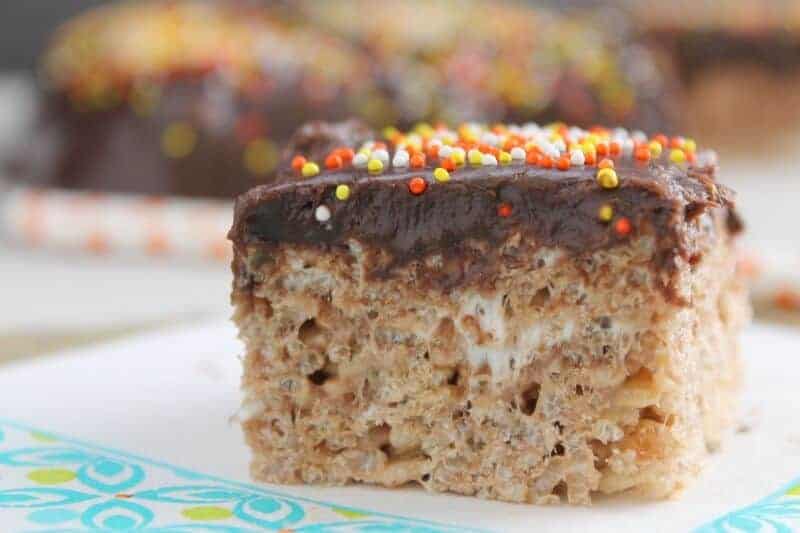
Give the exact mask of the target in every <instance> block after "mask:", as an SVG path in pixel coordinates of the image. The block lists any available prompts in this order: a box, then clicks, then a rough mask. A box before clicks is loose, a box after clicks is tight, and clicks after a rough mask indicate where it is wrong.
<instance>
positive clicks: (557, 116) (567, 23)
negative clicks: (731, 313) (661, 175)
mask: <svg viewBox="0 0 800 533" xmlns="http://www.w3.org/2000/svg"><path fill="white" fill-rule="evenodd" d="M2 12H3V16H2V17H0V43H1V45H0V163H2V164H1V165H0V279H2V280H3V282H2V285H0V286H1V287H2V290H0V296H1V298H0V360H10V359H13V358H17V357H22V356H33V355H37V354H44V353H48V352H50V351H53V350H56V349H59V348H64V347H68V346H76V345H81V344H87V343H92V342H98V341H102V340H105V339H110V338H115V337H119V336H122V335H127V334H130V333H133V332H137V331H142V330H146V329H153V328H160V327H164V326H168V325H171V324H176V323H182V322H188V321H193V320H199V319H202V318H205V317H210V316H218V315H226V314H228V313H229V310H228V292H229V284H230V282H229V278H230V274H229V271H228V265H227V261H228V257H229V253H230V251H229V247H228V244H227V242H226V240H225V233H226V231H227V229H228V226H229V224H230V220H231V202H232V198H234V197H235V195H236V194H238V193H240V192H243V191H244V190H247V189H248V188H250V187H252V186H254V185H257V184H259V183H266V182H269V180H270V179H272V178H273V176H274V174H275V172H276V171H277V170H278V169H279V168H280V166H281V165H282V162H281V161H282V159H281V152H282V148H283V146H284V145H285V144H286V142H287V140H288V139H289V137H290V136H291V134H292V131H293V129H294V128H295V127H296V126H297V125H299V124H301V123H303V122H305V121H308V120H312V119H325V120H344V119H347V118H351V117H355V118H358V119H360V120H363V121H364V122H365V123H367V124H368V125H369V126H371V127H374V128H376V129H377V131H386V130H385V128H387V127H389V128H392V127H399V128H417V129H420V130H421V131H424V129H425V128H427V127H430V124H435V123H436V122H437V121H440V120H444V121H449V122H455V123H457V122H460V121H470V120H475V121H483V122H489V123H492V122H498V121H510V122H517V123H523V122H527V121H535V122H537V123H540V124H544V123H548V122H552V121H556V120H563V121H566V122H568V123H571V124H577V125H580V126H586V127H588V126H591V125H595V124H604V125H609V126H617V125H619V126H622V127H625V128H628V129H631V130H639V129H640V130H643V131H645V132H647V133H648V134H650V135H653V134H656V133H662V132H663V133H666V134H667V135H671V136H674V135H682V136H684V137H685V138H691V139H693V140H696V142H697V144H698V146H700V147H701V148H706V147H711V148H714V149H715V150H716V151H717V152H718V154H719V160H720V176H721V179H722V181H723V182H725V183H728V184H730V185H731V186H732V187H733V188H735V189H736V190H737V191H739V194H740V204H741V207H742V211H743V213H744V218H745V220H746V223H747V226H748V234H747V237H746V247H747V256H746V258H745V260H744V263H743V267H744V268H746V270H747V271H748V272H749V273H750V275H751V276H752V277H753V282H754V288H755V290H754V299H755V302H756V304H757V310H758V318H759V319H760V320H782V321H790V322H797V323H800V321H798V320H797V319H796V316H797V315H798V314H800V276H798V274H797V273H798V272H800V269H798V267H800V247H799V246H798V245H797V230H798V218H797V212H798V210H797V207H796V204H797V203H798V201H800V186H799V185H798V178H797V176H798V174H797V170H796V168H797V163H798V162H800V157H798V155H797V154H798V148H800V90H798V89H799V88H800V84H799V83H798V82H800V1H772V2H763V1H761V2H757V1H736V2H734V1H714V2H711V1H708V2H702V1H699V0H695V1H692V2H684V1H677V2H659V3H649V2H625V1H622V0H620V1H616V2H615V1H609V2H601V1H579V0H575V1H572V2H552V3H547V2H538V3H537V2H523V1H516V2H515V1H511V0H509V1H488V0H483V1H481V0H463V1H455V0H452V1H448V0H440V1H427V2H426V1H422V0H416V1H399V0H398V1H389V0H341V1H333V0H332V1H329V2H315V1H311V0H308V1H302V0H300V1H294V2H284V1H272V2H270V1H267V0H228V1H223V0H219V1H211V0H207V1H206V0H182V1H168V0H165V1H154V0H139V1H128V2H111V1H102V0H59V1H58V2H52V1H48V0H28V1H26V2H15V3H7V5H4V7H3V11H2ZM387 133H388V134H389V135H390V134H391V129H390V130H388V132H387Z"/></svg>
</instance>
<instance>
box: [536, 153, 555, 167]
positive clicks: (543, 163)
mask: <svg viewBox="0 0 800 533" xmlns="http://www.w3.org/2000/svg"><path fill="white" fill-rule="evenodd" d="M539 166H540V167H542V168H553V160H552V159H550V156H547V155H543V156H542V157H541V158H539Z"/></svg>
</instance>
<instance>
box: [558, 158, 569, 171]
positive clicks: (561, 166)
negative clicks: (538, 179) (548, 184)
mask: <svg viewBox="0 0 800 533" xmlns="http://www.w3.org/2000/svg"><path fill="white" fill-rule="evenodd" d="M556 168H557V169H558V170H568V169H569V157H567V156H561V157H559V158H558V161H556Z"/></svg>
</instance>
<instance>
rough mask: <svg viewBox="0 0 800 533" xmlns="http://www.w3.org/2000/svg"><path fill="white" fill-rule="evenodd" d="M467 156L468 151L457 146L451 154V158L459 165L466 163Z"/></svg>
mask: <svg viewBox="0 0 800 533" xmlns="http://www.w3.org/2000/svg"><path fill="white" fill-rule="evenodd" d="M466 156H467V153H466V152H465V151H464V149H463V148H461V147H456V148H453V153H452V155H451V156H450V159H452V160H453V163H455V164H456V166H457V167H460V166H461V165H463V164H464V161H465V159H466Z"/></svg>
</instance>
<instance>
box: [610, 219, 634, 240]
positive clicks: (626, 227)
mask: <svg viewBox="0 0 800 533" xmlns="http://www.w3.org/2000/svg"><path fill="white" fill-rule="evenodd" d="M631 229H633V228H632V227H631V221H630V220H628V219H627V218H625V217H622V218H620V219H619V220H617V221H616V222H615V223H614V231H616V232H617V235H621V236H625V235H627V234H629V233H630V232H631Z"/></svg>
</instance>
